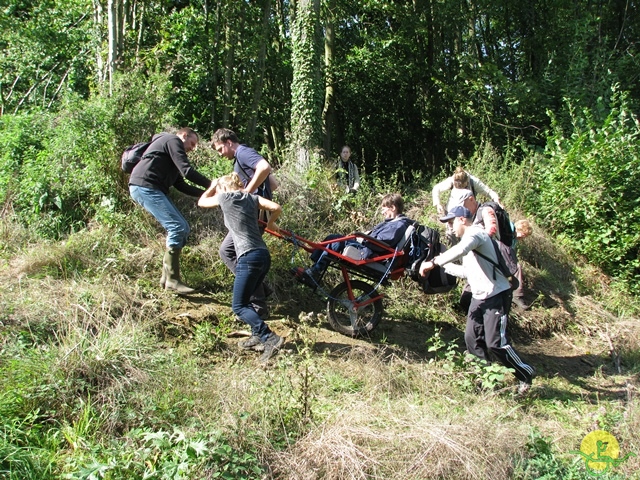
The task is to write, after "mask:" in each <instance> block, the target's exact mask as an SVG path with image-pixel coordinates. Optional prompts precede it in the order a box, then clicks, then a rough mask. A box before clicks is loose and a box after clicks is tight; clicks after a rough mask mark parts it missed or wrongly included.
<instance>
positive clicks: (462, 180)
mask: <svg viewBox="0 0 640 480" xmlns="http://www.w3.org/2000/svg"><path fill="white" fill-rule="evenodd" d="M453 186H454V187H455V188H468V186H469V174H468V173H467V172H466V171H465V169H464V168H462V167H458V168H456V171H455V172H454V173H453Z"/></svg>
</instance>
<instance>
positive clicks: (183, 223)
mask: <svg viewBox="0 0 640 480" xmlns="http://www.w3.org/2000/svg"><path fill="white" fill-rule="evenodd" d="M129 193H131V197H132V198H133V199H134V200H135V201H136V202H137V203H139V204H140V205H142V207H143V208H144V209H145V210H146V211H147V212H149V213H150V214H151V215H153V216H154V218H155V219H156V220H158V222H160V225H162V226H163V228H164V229H165V230H166V231H167V248H182V247H184V246H185V245H186V243H187V237H188V236H189V232H191V229H190V228H189V224H188V223H187V220H186V219H185V218H184V217H183V216H182V214H181V213H180V211H179V210H178V209H177V208H176V206H175V205H174V204H173V202H172V201H171V199H170V198H169V196H168V195H165V194H164V193H163V192H162V191H160V190H156V189H155V188H146V187H140V186H138V185H129Z"/></svg>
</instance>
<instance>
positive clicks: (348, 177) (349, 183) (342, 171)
mask: <svg viewBox="0 0 640 480" xmlns="http://www.w3.org/2000/svg"><path fill="white" fill-rule="evenodd" d="M350 158H351V147H350V146H349V145H344V146H343V147H342V150H341V151H340V158H338V163H337V165H336V181H337V182H338V185H339V186H340V187H341V188H342V189H344V190H345V191H346V192H347V193H355V192H357V191H358V188H360V172H358V167H357V166H356V164H355V163H353V162H352V161H351V160H350Z"/></svg>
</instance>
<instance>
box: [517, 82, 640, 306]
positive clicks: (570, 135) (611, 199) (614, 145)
mask: <svg viewBox="0 0 640 480" xmlns="http://www.w3.org/2000/svg"><path fill="white" fill-rule="evenodd" d="M600 112H601V115H600V116H599V115H598V114H597V113H591V112H590V111H584V112H573V115H572V120H573V122H572V125H571V128H570V129H568V132H567V131H566V130H567V129H563V128H562V127H561V126H560V125H558V124H557V123H556V124H555V125H554V127H555V129H554V133H553V135H551V136H550V137H549V139H548V145H547V150H546V155H545V156H544V157H541V158H540V159H539V163H538V164H537V165H536V166H535V170H534V171H535V178H536V182H537V184H536V188H535V190H533V191H532V192H531V195H530V196H529V199H528V203H529V209H530V210H531V211H532V212H536V214H537V215H538V218H539V220H540V221H541V222H542V223H543V224H544V225H545V226H547V227H548V228H549V229H550V231H552V232H553V233H555V234H557V235H558V236H559V238H561V239H565V240H566V242H567V244H568V245H569V246H570V247H572V248H573V249H574V250H575V251H576V252H577V253H579V254H581V255H584V256H585V257H586V258H587V259H589V260H590V261H591V262H593V263H595V264H597V265H599V266H601V267H603V268H604V269H605V271H607V272H608V273H610V274H613V275H616V276H618V277H620V278H621V279H623V280H625V281H626V282H627V285H629V286H630V287H631V288H632V289H633V291H634V292H635V293H639V292H640V290H638V285H639V282H638V281H639V280H640V233H639V232H640V141H639V140H640V122H639V120H638V118H637V117H636V116H635V115H634V114H633V112H632V111H631V109H630V108H629V105H628V103H627V100H626V96H625V95H621V94H618V95H616V96H615V97H614V99H613V101H612V103H611V105H606V106H605V105H603V106H602V108H601V110H600Z"/></svg>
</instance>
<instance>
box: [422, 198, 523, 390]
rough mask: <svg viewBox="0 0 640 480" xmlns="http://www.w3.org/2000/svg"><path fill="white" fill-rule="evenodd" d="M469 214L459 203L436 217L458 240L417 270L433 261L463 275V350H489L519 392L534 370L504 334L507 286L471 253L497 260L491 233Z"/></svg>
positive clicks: (482, 354)
mask: <svg viewBox="0 0 640 480" xmlns="http://www.w3.org/2000/svg"><path fill="white" fill-rule="evenodd" d="M472 218H473V215H472V213H471V212H470V211H469V210H468V209H467V208H465V207H461V206H457V207H453V208H452V209H451V211H450V212H448V213H447V215H445V216H444V217H442V218H440V221H441V222H448V223H451V227H452V229H453V231H454V232H455V234H456V235H457V236H458V238H460V241H459V242H458V243H457V244H456V245H454V246H453V247H451V248H450V249H449V250H447V251H445V252H443V253H441V254H440V255H438V256H436V257H435V258H434V259H433V260H430V261H424V262H423V263H422V265H421V266H420V274H421V275H422V276H423V277H424V276H426V275H427V272H429V271H430V270H432V269H433V268H434V266H435V265H440V266H442V267H444V269H445V271H446V272H447V273H448V274H450V275H455V276H457V277H460V278H466V280H467V282H468V283H469V286H470V288H471V294H472V299H471V303H470V305H469V309H468V311H467V326H466V329H465V335H464V340H465V343H466V346H467V350H468V351H469V353H471V354H472V355H475V356H476V357H478V358H480V359H482V360H485V361H487V362H489V361H490V357H489V352H491V353H493V354H494V355H495V356H496V357H497V358H498V359H499V360H500V362H502V364H503V365H505V366H506V367H508V368H512V369H513V370H514V371H515V376H516V378H517V379H518V380H519V381H520V383H519V385H518V394H520V395H522V394H525V393H526V392H528V391H529V389H530V388H531V383H532V381H533V377H534V375H535V371H534V369H533V368H532V367H531V366H530V365H528V364H527V363H525V362H524V361H523V360H522V359H521V358H520V356H519V355H518V353H517V352H516V351H515V349H514V348H513V347H512V346H511V344H510V342H509V340H508V337H507V322H508V317H509V311H510V308H511V286H510V285H509V281H508V280H507V278H506V277H505V276H504V274H503V273H502V271H501V270H500V269H495V268H494V265H493V264H492V263H491V262H490V261H488V260H487V259H485V258H483V257H482V256H480V255H476V254H475V252H476V251H477V252H478V253H479V254H482V255H483V256H484V257H487V258H489V259H491V261H492V262H493V263H494V264H496V263H498V258H497V254H496V250H495V248H494V246H493V244H492V242H491V237H489V234H488V233H487V232H486V231H485V230H484V229H483V228H482V227H480V226H479V225H474V224H473V223H472ZM458 259H462V265H457V264H455V263H453V262H454V261H456V260H458Z"/></svg>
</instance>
